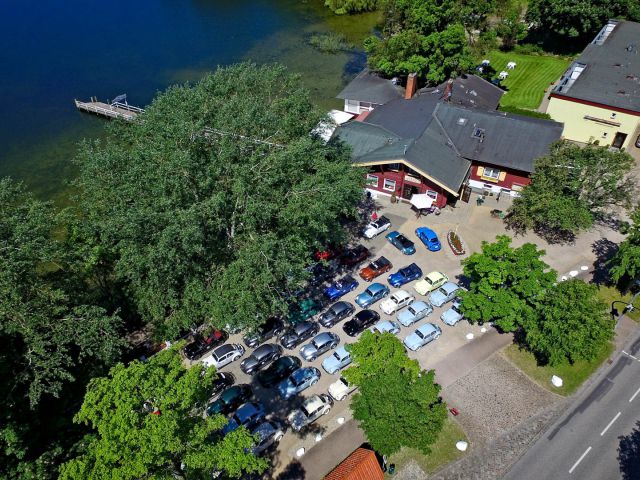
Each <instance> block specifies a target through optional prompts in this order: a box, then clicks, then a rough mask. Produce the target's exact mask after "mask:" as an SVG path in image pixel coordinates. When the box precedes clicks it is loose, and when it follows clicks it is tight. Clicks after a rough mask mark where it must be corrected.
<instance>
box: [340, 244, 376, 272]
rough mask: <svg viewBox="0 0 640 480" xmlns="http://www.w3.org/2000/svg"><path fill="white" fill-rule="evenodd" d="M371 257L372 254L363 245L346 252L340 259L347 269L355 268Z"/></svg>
mask: <svg viewBox="0 0 640 480" xmlns="http://www.w3.org/2000/svg"><path fill="white" fill-rule="evenodd" d="M370 256H371V252H370V251H369V250H368V249H367V248H365V247H364V246H362V245H356V246H355V247H353V248H350V249H348V250H346V251H345V252H344V253H343V254H342V256H341V257H340V263H341V264H342V265H344V266H345V267H353V266H355V265H357V264H359V263H360V262H363V261H365V260H366V259H367V258H369V257H370Z"/></svg>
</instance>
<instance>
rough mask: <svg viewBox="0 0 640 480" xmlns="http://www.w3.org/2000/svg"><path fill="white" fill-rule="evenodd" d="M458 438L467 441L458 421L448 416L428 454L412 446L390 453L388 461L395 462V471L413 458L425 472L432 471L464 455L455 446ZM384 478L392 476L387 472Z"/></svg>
mask: <svg viewBox="0 0 640 480" xmlns="http://www.w3.org/2000/svg"><path fill="white" fill-rule="evenodd" d="M460 440H464V441H467V436H466V435H465V434H464V431H463V430H462V427H460V425H458V422H456V421H455V420H453V419H452V418H451V417H449V418H448V419H447V421H446V422H445V424H444V427H443V429H442V431H441V432H440V435H439V436H438V440H436V443H434V444H433V445H432V446H431V453H430V454H429V455H423V454H422V453H420V452H419V451H418V450H416V449H414V448H403V449H402V450H400V451H399V452H398V453H395V454H393V455H391V457H390V459H389V463H390V464H391V463H395V465H396V472H397V471H398V470H400V469H401V468H402V467H403V466H404V465H406V464H407V463H408V462H410V461H411V460H415V461H416V462H417V464H418V465H419V466H420V468H421V469H422V470H423V471H424V472H425V473H427V474H429V473H433V472H435V471H436V470H438V469H439V468H441V467H443V466H444V465H446V464H447V463H450V462H453V461H454V460H457V459H458V458H460V457H461V456H462V455H464V452H461V451H459V450H458V449H457V448H456V442H458V441H460ZM385 478H394V477H393V476H391V475H388V474H387V475H385Z"/></svg>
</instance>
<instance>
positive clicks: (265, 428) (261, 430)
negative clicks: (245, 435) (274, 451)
mask: <svg viewBox="0 0 640 480" xmlns="http://www.w3.org/2000/svg"><path fill="white" fill-rule="evenodd" d="M250 432H251V435H256V436H257V437H258V439H257V441H256V444H255V445H254V446H253V448H252V449H251V453H253V454H254V455H261V454H262V453H264V452H265V451H266V450H267V449H269V448H270V447H272V446H273V445H275V444H277V443H278V442H279V441H280V440H281V439H282V437H284V427H283V426H282V425H281V424H280V422H276V421H275V420H266V421H263V422H262V423H260V424H258V425H256V426H255V427H253V429H251V430H250Z"/></svg>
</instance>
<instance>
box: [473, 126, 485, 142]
mask: <svg viewBox="0 0 640 480" xmlns="http://www.w3.org/2000/svg"><path fill="white" fill-rule="evenodd" d="M471 136H472V137H473V138H479V139H481V140H482V139H483V138H484V128H474V129H473V134H472V135H471Z"/></svg>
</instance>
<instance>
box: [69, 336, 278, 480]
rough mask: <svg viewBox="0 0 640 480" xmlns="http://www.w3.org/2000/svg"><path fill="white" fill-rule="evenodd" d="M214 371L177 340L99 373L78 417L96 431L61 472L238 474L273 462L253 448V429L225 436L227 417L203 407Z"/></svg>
mask: <svg viewBox="0 0 640 480" xmlns="http://www.w3.org/2000/svg"><path fill="white" fill-rule="evenodd" d="M214 370H215V369H205V367H203V366H202V365H196V366H194V367H191V368H189V369H186V368H185V367H184V366H183V365H182V360H181V358H180V355H179V353H178V352H177V350H176V349H175V347H174V348H171V349H169V350H165V351H162V352H160V353H158V354H156V355H154V356H152V357H151V358H150V359H149V361H147V362H140V361H137V360H135V361H133V362H131V363H130V364H129V365H126V366H125V365H123V364H118V365H116V366H115V367H113V368H112V369H111V372H110V373H109V376H108V377H101V378H94V379H93V380H92V381H91V382H90V383H89V386H88V388H87V393H86V395H85V398H84V403H83V404H82V407H81V409H80V411H79V412H78V413H77V414H76V416H75V421H76V422H77V423H82V424H85V425H88V426H89V427H91V428H92V429H93V430H94V433H92V434H90V435H87V436H86V438H85V441H84V445H83V449H82V454H81V455H80V456H78V457H77V458H74V459H73V460H70V461H69V462H67V463H65V464H64V465H62V467H61V468H60V478H61V479H62V480H73V479H78V480H98V479H111V478H119V479H122V480H126V479H131V480H134V479H139V478H158V479H159V478H166V479H170V478H183V479H203V480H204V479H210V478H211V475H212V473H213V472H214V471H224V472H226V473H227V474H228V475H230V476H232V477H234V478H240V477H241V476H242V474H243V473H253V472H261V471H263V470H264V469H265V468H266V461H265V460H263V459H259V458H257V457H255V456H254V455H253V454H251V453H247V452H246V449H249V448H251V446H252V445H253V442H254V440H253V438H252V437H251V435H250V434H249V433H248V431H247V430H246V429H245V428H240V429H238V430H235V431H233V432H231V433H229V434H227V435H225V436H224V437H222V438H220V436H217V435H216V432H217V431H219V430H220V429H221V428H222V427H224V425H225V424H226V423H227V419H226V418H225V417H224V416H222V415H215V416H213V417H208V416H203V414H202V408H201V407H202V406H204V405H205V404H206V402H207V399H208V398H209V396H210V392H211V389H212V388H211V387H212V382H213V380H214V379H215V376H216V373H215V371H214ZM198 406H199V407H200V408H198Z"/></svg>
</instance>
